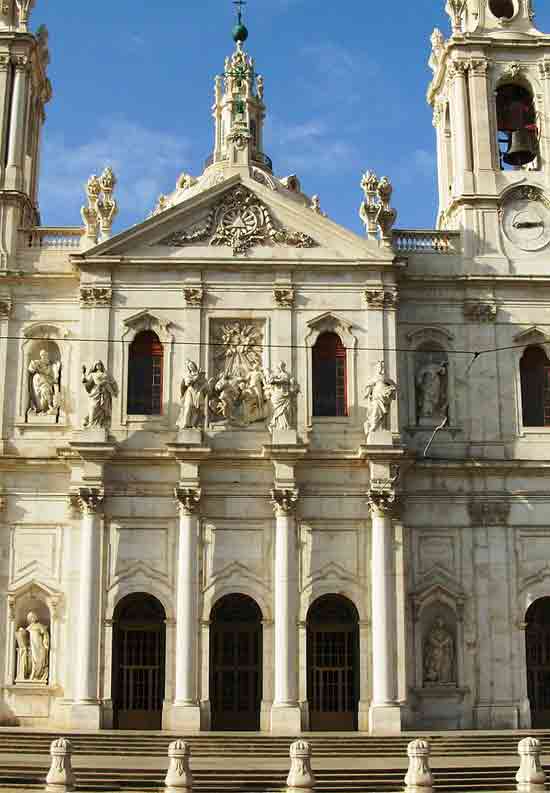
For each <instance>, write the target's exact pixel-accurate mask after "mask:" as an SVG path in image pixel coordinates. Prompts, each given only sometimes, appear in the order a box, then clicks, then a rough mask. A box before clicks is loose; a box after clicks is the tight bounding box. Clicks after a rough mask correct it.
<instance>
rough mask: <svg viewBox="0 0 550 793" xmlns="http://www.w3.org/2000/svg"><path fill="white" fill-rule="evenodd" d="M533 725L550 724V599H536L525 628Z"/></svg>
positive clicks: (528, 689)
mask: <svg viewBox="0 0 550 793" xmlns="http://www.w3.org/2000/svg"><path fill="white" fill-rule="evenodd" d="M525 641H526V655H527V692H528V697H529V702H530V705H531V726H532V727H538V728H543V727H545V728H547V727H550V598H541V599H540V600H537V601H535V603H533V605H532V606H531V607H530V608H529V610H528V612H527V627H526V630H525Z"/></svg>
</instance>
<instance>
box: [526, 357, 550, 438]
mask: <svg viewBox="0 0 550 793" xmlns="http://www.w3.org/2000/svg"><path fill="white" fill-rule="evenodd" d="M520 375H521V404H522V409H523V426H524V427H550V361H549V360H548V358H547V356H546V353H545V352H544V350H543V349H542V348H541V347H527V349H526V350H525V352H524V353H523V356H522V359H521V363H520Z"/></svg>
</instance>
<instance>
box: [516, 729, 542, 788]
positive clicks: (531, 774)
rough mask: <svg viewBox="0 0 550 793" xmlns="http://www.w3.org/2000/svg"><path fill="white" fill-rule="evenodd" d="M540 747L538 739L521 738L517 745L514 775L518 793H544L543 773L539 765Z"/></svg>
mask: <svg viewBox="0 0 550 793" xmlns="http://www.w3.org/2000/svg"><path fill="white" fill-rule="evenodd" d="M540 753H541V745H540V741H539V740H538V738H523V740H521V741H520V742H519V743H518V754H519V756H520V766H519V771H518V772H517V774H516V782H517V789H518V793H544V789H545V788H544V783H545V781H546V776H545V773H544V771H543V769H542V766H541V764H540Z"/></svg>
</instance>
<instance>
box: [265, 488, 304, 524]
mask: <svg viewBox="0 0 550 793" xmlns="http://www.w3.org/2000/svg"><path fill="white" fill-rule="evenodd" d="M299 495H300V491H299V490H298V488H292V489H284V488H278V487H274V488H273V489H272V491H271V504H272V506H273V509H274V511H275V515H276V517H288V516H289V515H291V514H292V513H294V512H295V511H296V507H297V506H298V498H299Z"/></svg>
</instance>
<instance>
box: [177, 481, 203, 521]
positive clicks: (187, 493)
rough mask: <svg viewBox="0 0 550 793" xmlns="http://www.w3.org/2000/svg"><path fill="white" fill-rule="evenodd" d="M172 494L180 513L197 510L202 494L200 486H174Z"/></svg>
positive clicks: (187, 513)
mask: <svg viewBox="0 0 550 793" xmlns="http://www.w3.org/2000/svg"><path fill="white" fill-rule="evenodd" d="M174 495H175V497H176V501H177V502H178V507H179V510H180V512H181V514H182V515H193V514H194V513H195V512H196V511H197V510H198V508H199V506H200V503H201V496H202V491H201V489H200V487H176V489H175V490H174Z"/></svg>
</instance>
